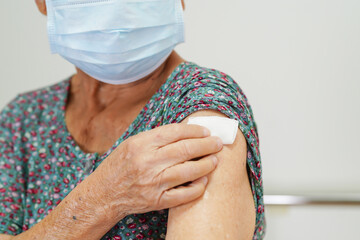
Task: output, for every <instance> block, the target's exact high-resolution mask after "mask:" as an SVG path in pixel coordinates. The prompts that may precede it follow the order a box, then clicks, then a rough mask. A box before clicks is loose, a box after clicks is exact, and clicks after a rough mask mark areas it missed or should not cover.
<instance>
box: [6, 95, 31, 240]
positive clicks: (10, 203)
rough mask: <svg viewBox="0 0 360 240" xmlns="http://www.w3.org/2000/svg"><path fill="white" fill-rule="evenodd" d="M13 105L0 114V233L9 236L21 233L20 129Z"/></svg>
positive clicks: (23, 184)
mask: <svg viewBox="0 0 360 240" xmlns="http://www.w3.org/2000/svg"><path fill="white" fill-rule="evenodd" d="M15 106H16V104H15V101H13V102H12V103H10V104H9V105H7V106H6V107H5V108H4V109H3V110H2V112H1V113H0V234H9V235H17V234H19V233H21V232H22V225H23V224H22V223H23V215H24V212H23V211H24V207H23V205H24V204H23V200H24V199H25V176H24V174H25V171H24V170H25V168H24V165H25V164H24V162H25V159H22V157H21V153H20V152H21V148H20V147H19V146H21V145H20V143H21V135H20V133H19V131H20V129H21V128H22V126H21V118H20V117H18V116H19V114H18V113H17V109H16V107H15ZM17 115H18V116H17Z"/></svg>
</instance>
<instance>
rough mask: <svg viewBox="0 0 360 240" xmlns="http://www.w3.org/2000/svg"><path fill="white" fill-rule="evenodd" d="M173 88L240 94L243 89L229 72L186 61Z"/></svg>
mask: <svg viewBox="0 0 360 240" xmlns="http://www.w3.org/2000/svg"><path fill="white" fill-rule="evenodd" d="M172 87H173V88H175V89H177V90H180V91H181V92H183V93H184V92H190V93H199V92H201V91H203V90H211V89H213V90H215V94H216V93H228V94H235V95H237V94H239V95H240V96H238V97H244V98H246V97H245V95H244V96H241V95H242V94H243V91H242V90H241V88H240V87H239V85H238V84H237V83H236V82H235V81H234V79H233V78H232V77H230V76H229V75H228V74H226V73H224V72H222V71H219V70H217V69H214V68H207V67H201V66H199V65H197V64H195V63H191V62H185V63H184V64H182V65H181V69H180V70H179V72H178V74H177V75H176V76H175V77H174V79H173V85H172Z"/></svg>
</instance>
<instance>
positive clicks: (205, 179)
mask: <svg viewBox="0 0 360 240" xmlns="http://www.w3.org/2000/svg"><path fill="white" fill-rule="evenodd" d="M201 182H202V183H203V184H204V185H206V184H207V183H208V178H207V177H206V176H205V177H202V179H201Z"/></svg>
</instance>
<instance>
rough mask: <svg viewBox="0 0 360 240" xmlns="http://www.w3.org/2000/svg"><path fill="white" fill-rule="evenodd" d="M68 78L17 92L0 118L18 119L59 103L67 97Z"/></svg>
mask: <svg viewBox="0 0 360 240" xmlns="http://www.w3.org/2000/svg"><path fill="white" fill-rule="evenodd" d="M68 87H69V80H65V81H61V82H59V83H56V84H54V85H51V86H46V87H43V88H40V89H36V90H32V91H29V92H24V93H20V94H18V95H17V96H16V97H15V98H14V99H13V100H12V101H10V102H9V103H8V104H7V105H6V106H5V107H4V108H3V110H2V111H1V114H0V120H1V121H3V120H5V118H6V119H7V120H9V119H13V120H20V119H24V118H27V117H29V115H32V114H39V113H41V112H44V111H45V110H52V111H54V110H55V109H54V108H52V107H55V106H58V105H59V104H60V105H61V104H62V103H63V102H64V101H65V100H66V97H67V91H68Z"/></svg>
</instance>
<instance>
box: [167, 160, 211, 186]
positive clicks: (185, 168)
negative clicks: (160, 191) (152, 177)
mask: <svg viewBox="0 0 360 240" xmlns="http://www.w3.org/2000/svg"><path fill="white" fill-rule="evenodd" d="M217 161H218V160H217V158H216V156H215V155H210V156H207V157H205V158H202V159H200V160H198V161H187V162H184V163H182V164H177V165H175V166H173V167H170V168H168V169H166V170H165V171H164V172H163V173H162V176H161V186H162V187H163V188H164V189H165V190H168V189H170V188H173V187H176V186H179V185H181V184H184V183H187V182H192V181H194V180H196V179H199V178H201V177H203V176H206V175H208V174H209V173H210V172H212V171H213V170H214V169H215V168H216V165H217Z"/></svg>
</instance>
